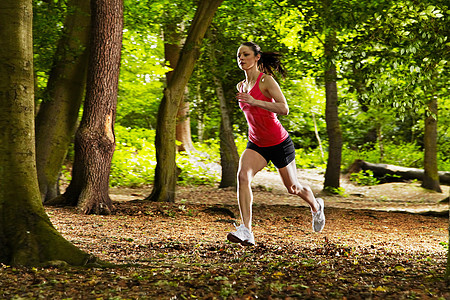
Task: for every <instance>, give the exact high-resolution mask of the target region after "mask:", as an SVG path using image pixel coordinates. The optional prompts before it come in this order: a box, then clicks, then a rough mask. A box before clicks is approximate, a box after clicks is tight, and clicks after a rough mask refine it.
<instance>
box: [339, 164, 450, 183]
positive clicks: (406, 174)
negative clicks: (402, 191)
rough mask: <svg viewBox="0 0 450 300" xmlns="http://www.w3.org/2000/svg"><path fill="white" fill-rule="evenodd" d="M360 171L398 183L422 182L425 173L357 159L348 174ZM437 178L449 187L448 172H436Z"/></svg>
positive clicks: (420, 170)
mask: <svg viewBox="0 0 450 300" xmlns="http://www.w3.org/2000/svg"><path fill="white" fill-rule="evenodd" d="M361 170H362V171H367V170H370V171H372V172H373V176H374V177H376V178H378V179H380V180H381V181H382V182H398V181H406V180H413V179H417V180H424V178H425V171H424V170H422V169H416V168H405V167H400V166H394V165H388V164H373V163H369V162H366V161H364V160H361V159H357V160H355V161H354V162H353V164H352V165H351V166H350V168H349V170H348V174H352V173H358V172H360V171H361ZM437 176H438V177H439V180H440V181H441V182H442V183H443V184H448V185H450V173H449V172H438V173H437Z"/></svg>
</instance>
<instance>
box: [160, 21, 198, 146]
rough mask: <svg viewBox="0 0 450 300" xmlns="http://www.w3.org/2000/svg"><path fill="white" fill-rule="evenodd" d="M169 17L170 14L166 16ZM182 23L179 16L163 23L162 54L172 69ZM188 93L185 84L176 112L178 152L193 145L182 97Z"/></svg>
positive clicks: (179, 40)
mask: <svg viewBox="0 0 450 300" xmlns="http://www.w3.org/2000/svg"><path fill="white" fill-rule="evenodd" d="M167 17H168V18H170V16H167ZM180 23H182V19H181V18H178V19H177V18H176V19H175V20H172V22H167V23H166V24H164V29H163V33H164V56H165V60H166V62H168V63H169V66H170V67H171V68H172V69H173V70H174V69H175V68H176V66H177V64H178V59H179V58H180V52H181V42H182V37H181V31H182V30H183V29H184V26H182V27H183V28H179V24H180ZM173 70H172V71H169V72H167V73H166V80H167V84H169V82H170V80H172V75H173ZM187 94H188V91H187V86H186V91H185V95H184V96H183V99H181V102H180V106H179V107H178V114H177V125H176V132H175V137H176V140H177V141H178V142H180V144H179V145H177V149H178V151H179V152H182V151H186V152H188V153H189V152H191V151H194V150H195V148H194V145H193V144H192V138H191V121H190V118H189V102H186V101H185V100H184V99H185V98H186V95H187Z"/></svg>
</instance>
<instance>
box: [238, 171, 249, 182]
mask: <svg viewBox="0 0 450 300" xmlns="http://www.w3.org/2000/svg"><path fill="white" fill-rule="evenodd" d="M237 180H238V183H239V185H246V184H250V182H251V180H252V178H251V176H250V175H249V173H248V172H245V171H242V170H239V172H238V174H237Z"/></svg>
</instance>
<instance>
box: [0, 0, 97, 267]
mask: <svg viewBox="0 0 450 300" xmlns="http://www.w3.org/2000/svg"><path fill="white" fill-rule="evenodd" d="M32 17H33V10H32V1H31V0H3V1H0V49H2V51H0V79H1V80H0V128H1V130H0V166H1V167H0V245H1V246H0V262H1V263H4V264H7V265H16V266H17V265H19V266H20V265H26V266H37V265H41V264H44V263H46V262H48V261H56V260H58V261H65V262H67V263H69V264H72V265H84V264H86V263H88V262H90V261H93V260H94V258H91V256H90V255H88V254H86V253H84V252H82V251H81V250H79V249H78V248H77V247H75V246H74V245H73V244H71V243H70V242H68V241H67V240H66V239H64V238H63V237H62V236H61V235H60V234H59V233H58V232H57V231H56V229H55V228H54V227H53V225H52V224H51V222H50V220H49V218H48V216H47V215H46V213H45V211H44V208H43V206H42V202H41V198H40V193H39V186H38V182H37V177H36V157H35V128H34V76H33V43H32Z"/></svg>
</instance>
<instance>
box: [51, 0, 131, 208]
mask: <svg viewBox="0 0 450 300" xmlns="http://www.w3.org/2000/svg"><path fill="white" fill-rule="evenodd" d="M122 28H123V2H122V0H110V1H108V0H93V1H92V29H93V31H92V33H91V36H92V37H91V47H92V49H91V54H90V58H89V70H88V81H87V90H86V99H85V103H84V111H83V118H82V120H81V123H80V127H79V128H78V130H77V133H76V136H75V160H74V166H73V170H72V181H71V182H70V185H69V187H68V188H67V190H66V192H65V193H64V194H63V195H61V196H60V197H58V198H57V199H55V200H54V201H51V204H58V203H63V204H68V205H78V208H79V209H80V210H81V211H82V212H84V213H86V214H90V213H94V214H109V213H111V211H112V209H113V206H112V202H111V199H110V197H109V193H108V191H109V174H110V169H111V160H112V156H113V153H114V149H115V136H114V120H115V117H116V106H117V88H118V80H119V69H120V53H121V47H122Z"/></svg>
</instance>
